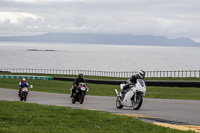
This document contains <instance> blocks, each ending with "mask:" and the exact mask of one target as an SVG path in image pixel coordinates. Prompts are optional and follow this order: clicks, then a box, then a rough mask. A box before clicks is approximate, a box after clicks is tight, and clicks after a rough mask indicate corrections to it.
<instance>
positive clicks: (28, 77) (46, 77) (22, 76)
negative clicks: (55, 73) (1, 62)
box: [0, 75, 52, 80]
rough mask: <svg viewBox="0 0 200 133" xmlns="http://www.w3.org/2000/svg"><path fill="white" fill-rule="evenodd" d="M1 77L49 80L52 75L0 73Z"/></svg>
mask: <svg viewBox="0 0 200 133" xmlns="http://www.w3.org/2000/svg"><path fill="white" fill-rule="evenodd" d="M0 78H3V79H22V78H25V79H35V80H51V79H52V77H49V76H29V75H0Z"/></svg>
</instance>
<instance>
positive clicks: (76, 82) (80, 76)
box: [70, 73, 86, 97]
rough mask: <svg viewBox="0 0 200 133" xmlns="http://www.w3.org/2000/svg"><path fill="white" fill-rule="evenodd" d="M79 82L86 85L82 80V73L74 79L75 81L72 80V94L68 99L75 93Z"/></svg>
mask: <svg viewBox="0 0 200 133" xmlns="http://www.w3.org/2000/svg"><path fill="white" fill-rule="evenodd" d="M81 82H84V83H86V81H85V79H84V75H83V74H82V73H80V74H79V75H78V78H76V79H75V80H74V83H73V88H72V93H71V96H70V97H72V94H73V93H74V92H75V91H76V88H77V86H78V85H79V83H81Z"/></svg>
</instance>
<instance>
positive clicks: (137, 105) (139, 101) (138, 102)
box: [132, 95, 143, 110]
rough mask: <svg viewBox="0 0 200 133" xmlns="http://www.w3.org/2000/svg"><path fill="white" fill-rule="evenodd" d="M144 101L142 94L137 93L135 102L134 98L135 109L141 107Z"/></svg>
mask: <svg viewBox="0 0 200 133" xmlns="http://www.w3.org/2000/svg"><path fill="white" fill-rule="evenodd" d="M142 102H143V97H142V96H141V95H137V97H136V102H134V100H132V104H133V109H134V110H138V109H140V107H141V106H142Z"/></svg>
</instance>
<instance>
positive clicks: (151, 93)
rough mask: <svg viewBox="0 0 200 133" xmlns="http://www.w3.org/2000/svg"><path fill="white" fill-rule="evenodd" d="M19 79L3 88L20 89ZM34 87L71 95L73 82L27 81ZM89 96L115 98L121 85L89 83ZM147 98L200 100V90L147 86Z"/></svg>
mask: <svg viewBox="0 0 200 133" xmlns="http://www.w3.org/2000/svg"><path fill="white" fill-rule="evenodd" d="M19 81H20V80H19V79H0V87H1V88H11V89H18V83H19ZM27 81H28V83H29V84H32V85H33V87H34V88H33V89H32V90H31V91H41V92H52V93H62V94H69V93H70V88H71V87H72V82H69V81H56V80H27ZM88 87H89V91H88V92H87V95H96V96H115V93H114V89H115V88H117V89H118V91H119V90H120V89H119V85H104V84H92V83H88ZM145 97H146V98H163V99H187V100H200V88H195V87H153V86H147V92H146V96H145Z"/></svg>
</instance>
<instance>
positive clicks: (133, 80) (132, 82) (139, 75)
mask: <svg viewBox="0 0 200 133" xmlns="http://www.w3.org/2000/svg"><path fill="white" fill-rule="evenodd" d="M144 78H145V71H143V70H140V71H139V72H138V73H137V74H136V75H132V76H131V77H130V78H129V79H128V80H127V81H126V82H127V83H126V85H124V87H123V90H122V91H121V95H122V96H123V95H124V94H125V91H126V90H127V89H128V88H130V87H131V85H135V84H136V83H137V79H143V80H144Z"/></svg>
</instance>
